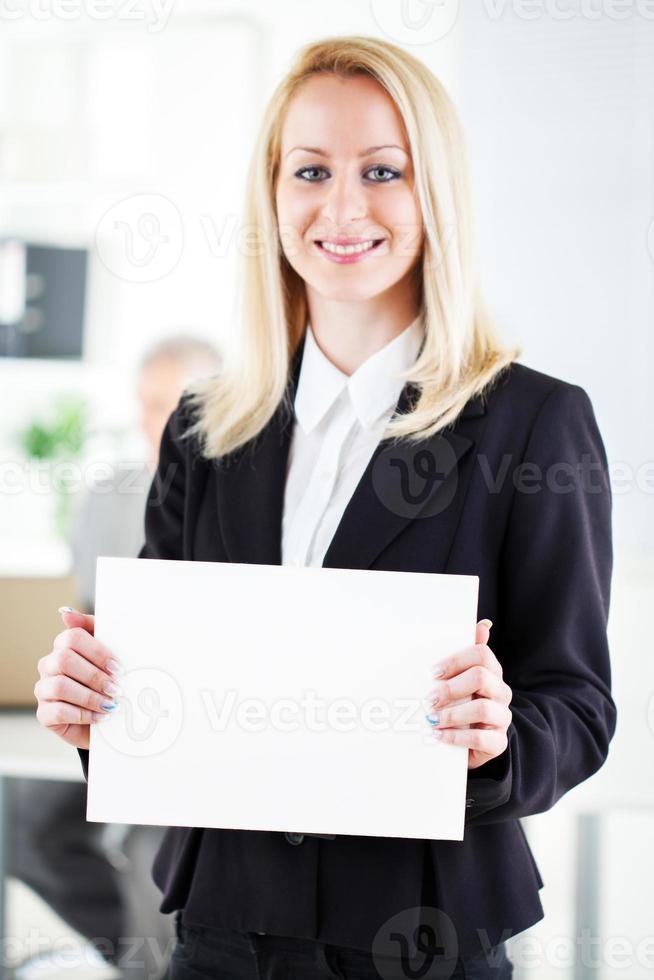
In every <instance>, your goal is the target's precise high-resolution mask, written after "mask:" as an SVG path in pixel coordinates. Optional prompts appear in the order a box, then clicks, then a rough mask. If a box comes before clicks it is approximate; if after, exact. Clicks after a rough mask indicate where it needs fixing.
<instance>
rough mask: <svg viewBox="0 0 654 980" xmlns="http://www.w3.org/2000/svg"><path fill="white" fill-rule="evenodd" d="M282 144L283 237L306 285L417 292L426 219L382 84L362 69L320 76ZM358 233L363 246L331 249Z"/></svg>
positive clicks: (324, 290)
mask: <svg viewBox="0 0 654 980" xmlns="http://www.w3.org/2000/svg"><path fill="white" fill-rule="evenodd" d="M281 142H282V146H281V158H280V165H279V176H278V181H277V187H276V206H277V220H278V224H279V232H280V238H281V242H282V247H283V250H284V254H285V255H286V258H287V259H288V261H289V263H290V264H291V266H292V267H293V268H294V269H295V271H296V272H297V273H298V275H299V276H301V278H302V279H303V280H304V281H305V283H306V286H307V290H308V291H310V290H311V289H313V290H315V291H316V292H317V293H318V294H320V295H321V296H322V297H325V298H329V299H334V300H338V301H340V302H347V301H353V302H360V301H365V300H369V299H371V298H372V297H375V296H379V295H380V294H382V293H387V292H388V291H389V290H398V289H399V290H402V289H406V290H411V288H412V287H411V285H410V281H409V277H408V273H409V271H410V270H411V268H412V267H413V266H414V265H415V263H416V261H417V259H418V257H419V255H420V252H421V249H422V241H423V231H422V216H421V212H420V207H419V203H418V200H417V197H416V195H415V193H414V179H413V170H412V165H411V158H410V156H409V147H408V144H407V140H406V137H405V134H404V128H403V125H402V119H401V117H400V115H399V113H398V111H397V109H396V108H395V105H394V103H393V101H392V100H391V98H390V97H389V95H388V94H387V93H386V91H385V89H384V88H383V87H382V86H381V85H380V84H379V83H378V82H376V81H375V80H374V79H372V78H368V77H365V76H356V77H350V78H346V79H344V78H340V77H338V76H336V75H318V76H314V77H313V78H311V79H309V81H308V82H306V83H305V84H304V85H303V86H302V88H301V89H300V90H299V92H297V93H296V95H295V96H294V98H293V99H292V100H291V102H290V104H289V106H288V109H287V112H286V116H285V119H284V123H283V129H282V141H281ZM375 148H376V149H375ZM352 240H354V242H357V243H360V244H361V245H362V249H363V250H362V251H359V252H357V253H355V254H345V255H344V254H342V249H338V248H335V247H334V246H336V245H339V244H340V245H343V244H344V243H347V242H350V243H351V244H352ZM325 242H327V247H326V248H325V247H324V245H323V244H322V243H325ZM370 243H375V244H373V246H372V247H370ZM330 245H331V249H330ZM335 252H336V253H337V254H335ZM348 252H350V253H351V249H348ZM338 253H341V254H338Z"/></svg>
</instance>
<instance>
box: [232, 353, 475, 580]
mask: <svg viewBox="0 0 654 980" xmlns="http://www.w3.org/2000/svg"><path fill="white" fill-rule="evenodd" d="M302 349H303V343H302V344H300V347H299V348H298V350H297V352H296V354H295V357H294V358H293V363H292V366H291V371H290V372H289V375H290V378H289V385H288V388H287V397H286V398H285V399H284V400H283V401H282V403H280V406H279V408H278V409H277V411H276V412H275V414H274V415H273V417H272V419H271V421H270V422H269V423H268V425H267V426H266V427H265V429H264V430H263V431H262V432H261V433H260V434H259V435H258V436H257V438H256V439H254V440H253V441H251V442H250V443H248V444H247V445H246V446H244V447H242V448H241V449H239V450H236V451H235V452H234V453H230V454H229V455H228V456H226V457H223V458H222V459H219V460H215V461H214V466H215V470H216V488H217V508H218V520H219V524H220V531H221V535H222V539H223V543H224V546H225V551H226V554H227V560H228V561H233V562H251V563H254V564H262V565H278V564H281V537H282V514H283V507H284V487H285V484H286V470H287V465H288V455H289V450H290V446H291V437H292V433H293V424H294V420H293V412H292V405H293V399H294V397H295V390H296V387H297V382H298V378H299V372H300V365H301V362H302ZM414 395H415V389H414V388H413V386H412V385H410V384H407V385H405V387H404V388H403V390H402V393H401V395H400V399H399V401H398V404H397V408H396V412H404V411H406V410H407V409H408V408H409V406H410V403H411V399H412V398H413V397H414ZM484 414H485V408H484V405H483V402H482V401H481V399H479V398H473V399H471V400H470V401H469V402H468V403H467V405H466V406H465V408H464V409H463V412H462V413H461V415H460V416H459V419H458V420H457V422H456V426H455V428H454V429H449V430H447V431H445V432H441V433H438V434H437V435H436V436H433V437H432V438H431V439H425V440H422V441H421V442H420V443H417V444H415V445H413V446H411V445H408V444H406V443H392V442H390V441H389V440H383V441H382V442H381V443H380V444H379V446H378V447H377V449H376V450H375V452H374V453H373V456H372V458H371V460H370V462H369V463H368V466H367V467H366V469H365V471H364V473H363V476H362V477H361V480H360V481H359V483H358V485H357V487H356V489H355V491H354V493H353V495H352V497H351V499H350V501H349V503H348V505H347V507H346V509H345V512H344V514H343V517H342V519H341V521H340V523H339V525H338V527H337V529H336V533H335V535H334V537H333V539H332V541H331V544H330V546H329V548H328V550H327V553H326V554H325V557H324V560H323V567H325V568H330V567H331V568H369V567H370V566H371V565H372V563H373V562H374V561H375V559H376V558H377V556H378V555H379V554H380V553H381V552H382V551H383V550H384V548H385V547H386V546H387V545H388V544H390V542H391V541H392V540H393V539H394V538H395V537H397V535H398V534H400V532H401V531H402V530H403V529H404V528H405V527H406V526H407V525H408V524H409V523H410V522H411V521H413V520H415V519H420V518H425V517H427V516H429V517H431V518H432V519H433V520H436V521H437V523H438V529H439V532H440V533H438V534H437V535H436V540H437V542H438V543H437V548H438V551H439V554H438V555H436V556H435V560H436V564H437V565H438V564H441V562H440V561H439V559H440V558H442V562H443V563H444V561H445V559H446V556H447V553H448V551H449V545H450V542H451V537H452V535H453V533H454V530H455V526H456V520H455V510H458V508H455V506H454V495H455V491H456V489H457V475H458V463H459V462H460V460H461V459H463V457H464V456H465V455H466V454H467V453H468V452H469V451H470V448H471V447H472V446H473V445H474V426H475V422H474V421H472V420H475V419H479V418H480V417H482V416H483V415H484ZM461 420H465V422H464V426H461V424H460V423H461ZM468 420H471V421H470V422H468ZM463 427H467V428H466V431H465V432H464V431H461V430H462V428H463ZM457 499H459V498H458V497H457Z"/></svg>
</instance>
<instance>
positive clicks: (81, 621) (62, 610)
mask: <svg viewBox="0 0 654 980" xmlns="http://www.w3.org/2000/svg"><path fill="white" fill-rule="evenodd" d="M58 612H59V614H60V615H61V618H62V619H63V621H64V626H65V627H66V629H70V628H72V627H73V626H81V627H82V629H84V630H86V632H87V633H90V634H91V636H93V633H94V630H95V616H90V615H88V614H87V613H82V612H79V610H77V609H73V607H72V606H59V610H58Z"/></svg>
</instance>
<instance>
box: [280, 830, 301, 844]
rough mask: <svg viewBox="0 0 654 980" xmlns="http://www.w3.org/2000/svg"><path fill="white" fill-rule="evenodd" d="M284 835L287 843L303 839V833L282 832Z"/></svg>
mask: <svg viewBox="0 0 654 980" xmlns="http://www.w3.org/2000/svg"><path fill="white" fill-rule="evenodd" d="M284 837H285V838H286V840H287V841H288V843H289V844H301V843H302V841H303V840H304V834H290V833H288V832H286V833H285V834H284Z"/></svg>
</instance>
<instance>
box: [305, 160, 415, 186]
mask: <svg viewBox="0 0 654 980" xmlns="http://www.w3.org/2000/svg"><path fill="white" fill-rule="evenodd" d="M375 170H376V171H377V172H379V171H380V170H381V171H385V172H386V173H387V174H390V176H389V177H384V178H382V179H381V180H376V179H374V180H372V183H373V184H389V183H390V182H391V181H392V180H396V179H397V178H398V177H400V176H401V175H400V172H399V170H395V168H394V167H386V166H382V165H381V164H377V166H374V167H370V168H369V169H368V170H367V171H366V174H369V173H372V172H373V171H375ZM320 171H325V167H301V168H300V169H299V170H298V171H297V172H296V174H295V176H296V177H300V178H301V179H302V180H306V182H307V183H308V184H315V183H318V181H317V180H314V179H313V178H311V177H307V176H305V175H306V174H310V173H314V174H315V173H318V172H320Z"/></svg>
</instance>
